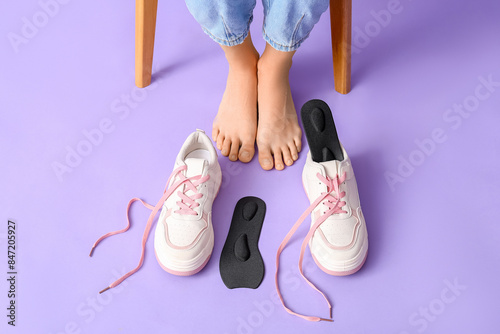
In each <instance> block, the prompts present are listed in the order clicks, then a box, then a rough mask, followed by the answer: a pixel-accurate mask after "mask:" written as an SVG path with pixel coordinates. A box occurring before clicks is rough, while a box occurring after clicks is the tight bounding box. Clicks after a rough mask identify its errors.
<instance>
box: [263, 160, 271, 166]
mask: <svg viewBox="0 0 500 334" xmlns="http://www.w3.org/2000/svg"><path fill="white" fill-rule="evenodd" d="M262 163H263V164H264V165H270V164H271V160H269V159H264V160H263V161H262Z"/></svg>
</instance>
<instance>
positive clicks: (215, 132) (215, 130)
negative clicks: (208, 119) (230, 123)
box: [212, 125, 219, 142]
mask: <svg viewBox="0 0 500 334" xmlns="http://www.w3.org/2000/svg"><path fill="white" fill-rule="evenodd" d="M218 136H219V127H218V126H215V125H214V126H213V127H212V140H213V141H214V142H217V137H218Z"/></svg>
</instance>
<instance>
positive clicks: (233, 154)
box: [229, 139, 240, 161]
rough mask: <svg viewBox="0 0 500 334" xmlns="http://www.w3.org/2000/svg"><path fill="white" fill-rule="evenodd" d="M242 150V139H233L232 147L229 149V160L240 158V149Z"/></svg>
mask: <svg viewBox="0 0 500 334" xmlns="http://www.w3.org/2000/svg"><path fill="white" fill-rule="evenodd" d="M239 150H240V141H239V140H238V139H235V140H233V142H232V143H231V149H230V151H229V160H231V161H236V160H238V151H239Z"/></svg>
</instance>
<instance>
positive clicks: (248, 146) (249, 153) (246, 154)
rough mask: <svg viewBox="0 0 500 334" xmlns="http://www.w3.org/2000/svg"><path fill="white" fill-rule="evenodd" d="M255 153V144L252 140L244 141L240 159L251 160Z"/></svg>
mask: <svg viewBox="0 0 500 334" xmlns="http://www.w3.org/2000/svg"><path fill="white" fill-rule="evenodd" d="M254 154H255V145H254V143H250V142H246V143H245V142H243V144H242V145H241V148H240V153H239V157H238V158H239V159H240V161H241V162H250V160H252V158H253V155H254Z"/></svg>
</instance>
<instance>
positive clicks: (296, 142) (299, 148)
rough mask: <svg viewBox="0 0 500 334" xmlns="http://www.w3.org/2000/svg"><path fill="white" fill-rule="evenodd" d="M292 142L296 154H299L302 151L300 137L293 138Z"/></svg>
mask: <svg viewBox="0 0 500 334" xmlns="http://www.w3.org/2000/svg"><path fill="white" fill-rule="evenodd" d="M293 141H294V143H295V146H296V147H297V152H300V151H301V150H302V140H301V139H300V137H295V138H294V139H293Z"/></svg>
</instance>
